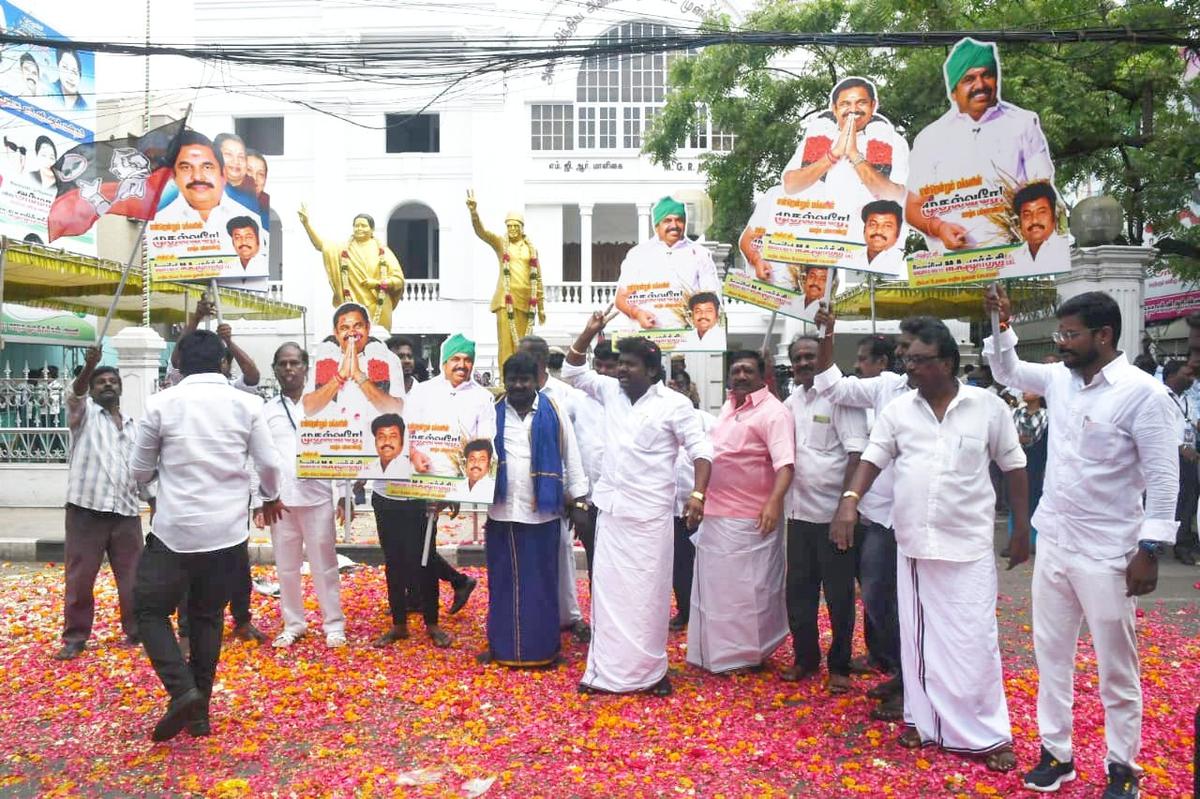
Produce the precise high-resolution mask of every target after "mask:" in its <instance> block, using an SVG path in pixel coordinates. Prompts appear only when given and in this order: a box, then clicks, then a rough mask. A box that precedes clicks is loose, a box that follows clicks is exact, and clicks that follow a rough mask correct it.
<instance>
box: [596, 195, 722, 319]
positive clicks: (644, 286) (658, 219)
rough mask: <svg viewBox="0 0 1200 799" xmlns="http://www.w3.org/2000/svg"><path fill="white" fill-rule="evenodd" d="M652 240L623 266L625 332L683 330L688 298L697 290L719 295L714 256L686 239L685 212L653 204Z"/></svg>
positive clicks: (667, 201)
mask: <svg viewBox="0 0 1200 799" xmlns="http://www.w3.org/2000/svg"><path fill="white" fill-rule="evenodd" d="M651 216H652V218H653V220H654V238H652V239H648V240H646V241H643V242H641V243H640V244H637V245H635V246H634V247H633V248H632V249H631V250H630V251H629V252H628V253H627V254H626V255H625V260H624V261H622V262H621V276H620V278H619V279H618V281H617V296H616V299H615V303H616V306H617V310H619V311H620V312H621V313H622V314H624V315H625V321H626V324H625V325H624V327H625V328H626V329H629V328H632V329H635V330H637V329H641V330H648V329H653V328H665V329H678V328H681V327H685V326H686V325H685V323H684V319H685V315H686V313H687V298H688V297H689V296H691V295H692V294H695V293H697V292H700V291H711V292H719V291H720V290H721V281H720V278H718V277H717V267H716V264H714V263H713V259H712V254H711V253H710V252H709V251H708V250H707V249H706V248H704V247H702V246H701V245H699V244H697V243H696V242H694V241H691V240H690V239H688V237H687V236H685V235H684V233H686V231H687V208H686V206H684V204H683V203H681V202H679V201H678V200H674V199H672V198H671V197H663V198H662V199H661V200H659V201H658V202H657V203H655V205H654V208H653V210H652V211H651Z"/></svg>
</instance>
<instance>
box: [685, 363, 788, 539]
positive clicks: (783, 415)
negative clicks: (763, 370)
mask: <svg viewBox="0 0 1200 799" xmlns="http://www.w3.org/2000/svg"><path fill="white" fill-rule="evenodd" d="M795 430H796V427H795V423H794V422H793V421H792V412H791V411H789V410H788V409H787V407H786V406H785V405H784V404H783V403H782V402H780V401H779V400H778V399H777V398H776V397H775V395H774V394H772V393H771V389H770V388H768V387H767V386H763V387H762V388H760V389H759V390H758V391H755V392H754V393H753V394H750V395H748V396H747V397H746V401H745V402H743V403H742V405H741V406H740V407H737V408H735V407H734V406H733V393H732V392H730V394H729V398H728V399H727V400H726V401H725V405H724V406H723V407H722V408H721V415H720V417H718V418H717V424H716V426H715V427H713V429H712V430H711V431H710V432H709V434H708V435H709V440H710V441H712V445H713V464H712V479H711V480H710V481H709V484H708V494H707V497H706V498H705V503H704V512H705V513H706V514H710V515H714V516H726V517H731V518H736V519H753V518H755V517H757V516H758V514H759V512H760V511H761V510H762V509H763V506H764V505H766V504H767V499H768V498H769V497H770V496H771V488H772V486H774V484H775V473H776V472H778V471H779V470H780V469H782V468H783V467H784V466H792V465H794V464H795V462H796V435H795Z"/></svg>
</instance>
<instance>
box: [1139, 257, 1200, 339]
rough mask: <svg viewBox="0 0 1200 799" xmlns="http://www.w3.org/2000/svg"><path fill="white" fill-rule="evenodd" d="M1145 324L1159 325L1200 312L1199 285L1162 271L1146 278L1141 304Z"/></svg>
mask: <svg viewBox="0 0 1200 799" xmlns="http://www.w3.org/2000/svg"><path fill="white" fill-rule="evenodd" d="M1142 308H1143V310H1144V312H1145V317H1146V324H1148V325H1149V324H1161V323H1163V322H1169V321H1171V320H1172V319H1180V318H1182V317H1185V316H1189V315H1191V314H1194V313H1196V312H1197V311H1200V285H1198V284H1197V283H1195V282H1185V281H1183V280H1180V279H1179V277H1177V276H1176V275H1175V274H1173V273H1172V272H1170V271H1168V270H1166V269H1164V270H1161V271H1156V272H1152V273H1151V274H1150V275H1148V276H1147V277H1146V295H1145V299H1144V300H1143V303H1142Z"/></svg>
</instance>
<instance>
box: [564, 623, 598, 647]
mask: <svg viewBox="0 0 1200 799" xmlns="http://www.w3.org/2000/svg"><path fill="white" fill-rule="evenodd" d="M568 629H569V630H570V631H571V637H572V638H574V639H575V640H576V641H577V642H579V643H581V644H590V643H591V642H592V628H591V627H588V623H587V622H586V621H584V620H583V619H580V620H579V621H577V622H575V623H574V624H572V625H571V626H570V627H569V628H568Z"/></svg>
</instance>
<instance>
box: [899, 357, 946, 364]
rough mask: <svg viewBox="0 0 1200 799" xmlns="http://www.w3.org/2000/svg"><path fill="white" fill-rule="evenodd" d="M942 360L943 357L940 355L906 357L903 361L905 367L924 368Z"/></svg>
mask: <svg viewBox="0 0 1200 799" xmlns="http://www.w3.org/2000/svg"><path fill="white" fill-rule="evenodd" d="M941 359H942V356H940V355H905V356H904V357H903V358H902V359H901V360H903V361H904V365H905V366H924V365H925V364H927V363H931V362H933V361H940V360H941Z"/></svg>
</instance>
